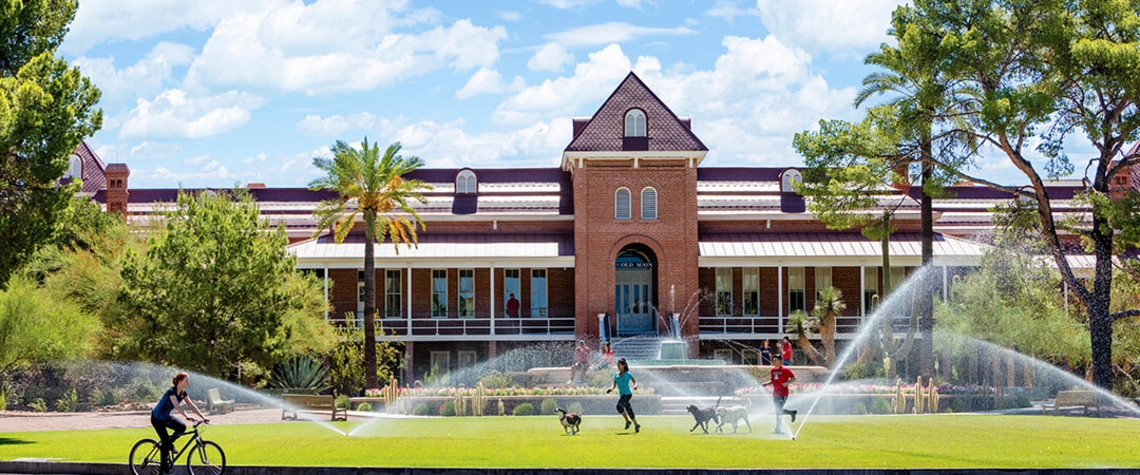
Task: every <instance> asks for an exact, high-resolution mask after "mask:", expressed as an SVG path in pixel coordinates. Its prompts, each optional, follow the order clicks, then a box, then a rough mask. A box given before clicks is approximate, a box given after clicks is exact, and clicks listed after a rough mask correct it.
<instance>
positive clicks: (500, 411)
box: [499, 399, 507, 416]
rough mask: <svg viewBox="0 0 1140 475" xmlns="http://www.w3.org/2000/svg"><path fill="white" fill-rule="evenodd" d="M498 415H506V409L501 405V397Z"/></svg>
mask: <svg viewBox="0 0 1140 475" xmlns="http://www.w3.org/2000/svg"><path fill="white" fill-rule="evenodd" d="M499 415H500V416H505V415H507V410H506V409H505V408H504V407H503V400H502V399H500V400H499Z"/></svg>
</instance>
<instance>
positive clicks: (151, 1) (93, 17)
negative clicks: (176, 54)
mask: <svg viewBox="0 0 1140 475" xmlns="http://www.w3.org/2000/svg"><path fill="white" fill-rule="evenodd" d="M281 3H284V2H283V0H195V1H192V2H188V1H185V0H84V1H82V2H79V10H77V11H76V12H75V21H73V22H72V23H71V25H70V26H69V30H68V33H67V36H66V38H65V40H64V42H63V45H62V47H61V49H62V50H63V51H64V52H66V53H69V54H74V55H80V54H83V53H84V52H86V51H87V50H88V49H89V48H91V47H92V46H95V45H98V44H102V43H104V42H107V41H114V40H140V39H143V38H148V37H151V36H155V35H158V34H160V33H164V32H168V31H176V30H182V29H191V30H197V31H204V30H207V29H209V28H210V27H212V26H214V25H216V24H217V23H218V22H219V21H221V20H222V19H223V18H225V17H227V16H230V15H233V14H234V13H236V12H241V11H249V10H260V9H262V8H266V7H268V6H272V5H279V4H281Z"/></svg>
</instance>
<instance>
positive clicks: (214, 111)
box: [119, 89, 265, 139]
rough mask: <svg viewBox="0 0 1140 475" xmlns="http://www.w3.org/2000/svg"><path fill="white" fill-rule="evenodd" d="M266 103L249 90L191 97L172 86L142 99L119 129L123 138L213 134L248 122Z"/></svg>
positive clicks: (190, 137) (205, 135)
mask: <svg viewBox="0 0 1140 475" xmlns="http://www.w3.org/2000/svg"><path fill="white" fill-rule="evenodd" d="M264 102H265V101H264V100H263V99H262V98H261V97H259V96H256V95H253V94H249V93H245V92H241V93H239V92H237V91H230V92H227V93H223V94H218V95H214V96H205V97H188V96H187V94H186V92H184V91H182V90H181V89H168V90H166V91H163V92H162V93H160V94H159V95H158V96H157V97H155V98H154V100H153V101H147V100H145V99H139V100H138V103H137V105H136V106H135V108H134V109H133V110H131V112H130V113H129V116H128V117H127V119H126V121H125V122H124V123H123V126H122V128H121V129H120V130H119V138H143V137H177V138H189V139H197V138H202V137H209V136H212V135H217V134H220V133H223V132H227V131H230V130H233V129H236V128H239V127H241V126H243V125H245V124H246V122H249V117H250V111H251V110H253V109H257V108H258V107H261V105H262V104H263V103H264Z"/></svg>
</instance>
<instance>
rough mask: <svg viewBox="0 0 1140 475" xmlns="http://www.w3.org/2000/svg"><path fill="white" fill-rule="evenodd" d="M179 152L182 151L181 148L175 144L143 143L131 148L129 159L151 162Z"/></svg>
mask: <svg viewBox="0 0 1140 475" xmlns="http://www.w3.org/2000/svg"><path fill="white" fill-rule="evenodd" d="M180 150H182V147H179V146H178V145H175V144H168V143H156V142H146V141H144V142H143V143H140V144H138V145H135V146H134V147H131V158H137V159H139V160H151V159H155V158H162V157H167V156H170V155H173V154H175V153H178V152H179V151H180Z"/></svg>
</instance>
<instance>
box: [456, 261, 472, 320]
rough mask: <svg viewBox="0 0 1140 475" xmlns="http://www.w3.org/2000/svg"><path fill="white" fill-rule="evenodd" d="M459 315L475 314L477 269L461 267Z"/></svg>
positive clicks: (469, 315)
mask: <svg viewBox="0 0 1140 475" xmlns="http://www.w3.org/2000/svg"><path fill="white" fill-rule="evenodd" d="M459 316H460V317H461V318H472V317H474V316H475V269H459Z"/></svg>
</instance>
